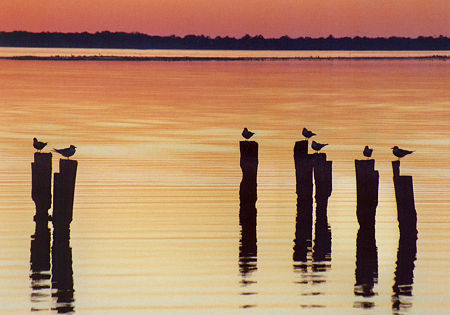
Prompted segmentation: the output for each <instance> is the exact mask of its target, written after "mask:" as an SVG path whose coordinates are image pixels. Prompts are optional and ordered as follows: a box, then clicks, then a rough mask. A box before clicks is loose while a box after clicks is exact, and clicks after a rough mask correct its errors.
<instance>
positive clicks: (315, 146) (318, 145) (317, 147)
mask: <svg viewBox="0 0 450 315" xmlns="http://www.w3.org/2000/svg"><path fill="white" fill-rule="evenodd" d="M326 145H328V143H326V144H322V143H318V142H316V141H314V140H313V142H312V143H311V148H312V149H313V150H314V151H316V152H319V151H320V149H322V148H323V147H324V146H326Z"/></svg>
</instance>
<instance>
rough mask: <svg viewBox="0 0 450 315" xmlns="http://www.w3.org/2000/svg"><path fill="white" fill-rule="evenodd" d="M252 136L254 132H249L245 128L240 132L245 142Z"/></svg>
mask: <svg viewBox="0 0 450 315" xmlns="http://www.w3.org/2000/svg"><path fill="white" fill-rule="evenodd" d="M254 134H255V133H254V132H251V131H249V130H248V129H247V128H244V130H243V131H242V136H243V137H244V138H245V139H247V140H248V139H250V138H251V137H252V136H253V135H254Z"/></svg>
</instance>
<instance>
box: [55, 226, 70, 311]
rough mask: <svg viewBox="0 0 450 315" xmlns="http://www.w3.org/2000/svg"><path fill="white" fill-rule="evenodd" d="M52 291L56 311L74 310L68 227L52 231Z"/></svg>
mask: <svg viewBox="0 0 450 315" xmlns="http://www.w3.org/2000/svg"><path fill="white" fill-rule="evenodd" d="M52 291H53V293H52V296H53V297H54V298H55V299H56V306H55V307H54V309H55V310H56V311H57V312H58V313H70V312H73V311H74V309H75V307H74V305H73V302H74V289H73V268H72V248H71V247H70V229H68V228H58V229H57V228H55V230H54V232H53V246H52Z"/></svg>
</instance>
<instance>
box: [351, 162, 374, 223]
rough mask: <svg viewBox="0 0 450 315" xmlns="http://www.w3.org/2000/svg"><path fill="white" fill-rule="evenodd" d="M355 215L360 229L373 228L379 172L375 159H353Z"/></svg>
mask: <svg viewBox="0 0 450 315" xmlns="http://www.w3.org/2000/svg"><path fill="white" fill-rule="evenodd" d="M355 170H356V216H357V218H358V222H359V226H360V228H362V229H375V216H376V210H377V206H378V185H379V174H378V171H376V170H375V160H372V159H371V160H355Z"/></svg>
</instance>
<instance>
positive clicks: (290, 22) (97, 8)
mask: <svg viewBox="0 0 450 315" xmlns="http://www.w3.org/2000/svg"><path fill="white" fill-rule="evenodd" d="M14 30H24V31H32V32H41V31H59V32H82V31H88V32H97V31H104V30H109V31H125V32H142V33H146V34H150V35H172V34H175V35H180V36H183V35H186V34H196V35H200V34H204V35H208V36H212V37H215V36H226V35H228V36H234V37H241V36H243V35H245V34H250V35H257V34H261V35H263V36H265V37H279V36H283V35H289V36H291V37H299V36H311V37H320V36H328V35H329V34H332V35H334V36H336V37H341V36H356V35H359V36H369V37H375V36H408V37H417V36H419V35H424V36H439V35H444V36H449V35H450V0H2V1H1V7H0V31H14Z"/></svg>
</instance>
